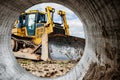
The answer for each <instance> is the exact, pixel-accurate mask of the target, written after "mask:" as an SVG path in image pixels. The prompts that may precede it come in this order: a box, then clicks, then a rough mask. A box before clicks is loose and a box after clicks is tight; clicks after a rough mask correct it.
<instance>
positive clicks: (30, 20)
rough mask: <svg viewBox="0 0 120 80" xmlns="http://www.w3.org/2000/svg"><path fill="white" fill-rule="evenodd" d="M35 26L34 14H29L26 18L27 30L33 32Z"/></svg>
mask: <svg viewBox="0 0 120 80" xmlns="http://www.w3.org/2000/svg"><path fill="white" fill-rule="evenodd" d="M34 26H35V14H30V15H29V16H28V28H29V29H31V30H33V29H34Z"/></svg>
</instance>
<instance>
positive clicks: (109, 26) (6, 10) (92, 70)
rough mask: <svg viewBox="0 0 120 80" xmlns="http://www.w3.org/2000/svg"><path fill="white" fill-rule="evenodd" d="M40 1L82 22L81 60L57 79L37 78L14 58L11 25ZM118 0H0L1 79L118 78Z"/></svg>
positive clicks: (101, 79) (65, 79)
mask: <svg viewBox="0 0 120 80" xmlns="http://www.w3.org/2000/svg"><path fill="white" fill-rule="evenodd" d="M43 2H54V3H58V4H61V5H64V6H66V7H68V8H69V9H71V10H73V11H74V12H75V13H76V14H77V15H78V16H79V18H80V19H81V20H82V22H83V24H84V25H85V27H84V30H85V36H86V46H85V51H84V55H83V57H82V59H81V60H80V61H79V63H78V64H77V65H76V66H75V67H74V69H72V70H71V71H70V72H69V73H67V74H66V75H64V76H61V77H58V78H53V79H51V78H39V77H36V76H33V75H31V74H30V73H28V72H27V71H25V70H23V69H22V68H21V67H20V66H19V65H18V63H17V61H16V59H15V58H14V57H13V54H12V49H11V45H10V39H11V26H12V25H13V23H14V21H15V19H16V18H17V17H18V16H19V14H20V13H21V12H23V11H24V10H26V9H27V8H29V7H31V6H33V5H35V4H38V3H43ZM119 44H120V0H0V80H120V46H119Z"/></svg>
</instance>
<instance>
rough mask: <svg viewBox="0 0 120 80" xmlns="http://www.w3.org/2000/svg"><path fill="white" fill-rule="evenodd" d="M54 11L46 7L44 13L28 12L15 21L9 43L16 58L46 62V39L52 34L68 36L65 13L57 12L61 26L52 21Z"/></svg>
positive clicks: (47, 55)
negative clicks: (10, 42)
mask: <svg viewBox="0 0 120 80" xmlns="http://www.w3.org/2000/svg"><path fill="white" fill-rule="evenodd" d="M54 12H55V9H54V8H52V7H50V6H47V7H46V8H45V12H40V11H39V10H29V11H26V12H24V13H22V14H21V15H20V16H19V18H18V19H17V20H16V21H15V24H14V27H13V29H12V35H11V41H12V49H13V53H14V55H15V56H16V57H20V58H27V59H33V60H40V59H42V60H45V61H46V60H48V59H49V51H48V37H49V36H51V35H54V34H64V35H69V27H68V24H67V20H66V13H65V11H62V10H59V11H58V15H60V17H61V20H62V22H63V24H60V23H55V22H54V21H53V17H54Z"/></svg>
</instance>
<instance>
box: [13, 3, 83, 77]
mask: <svg viewBox="0 0 120 80" xmlns="http://www.w3.org/2000/svg"><path fill="white" fill-rule="evenodd" d="M47 9H49V10H47ZM51 9H53V10H54V12H53V13H52V11H51ZM50 20H52V22H53V23H52V22H50ZM48 24H49V25H51V26H52V28H53V32H50V29H49V28H48V27H51V26H49V25H48ZM45 25H48V26H45ZM44 28H46V29H47V35H48V36H47V37H48V44H47V45H48V48H44V47H42V46H44V45H46V44H45V43H42V42H44V41H43V40H42V39H44V37H46V36H43V35H44V33H43V32H44V31H43V29H44ZM54 29H55V30H54ZM61 30H62V32H63V31H64V32H65V33H62V32H61ZM56 31H57V33H56ZM67 31H68V32H67ZM58 32H59V33H58ZM11 35H12V37H11V42H12V50H13V53H14V56H15V57H16V59H17V61H18V63H19V64H20V66H22V67H23V68H24V69H25V70H27V71H28V72H30V73H32V74H34V75H36V76H38V77H48V78H54V77H59V76H62V75H65V74H66V73H68V72H69V71H70V70H71V69H73V68H74V67H75V65H76V64H77V63H78V62H79V61H80V59H81V57H82V55H83V52H84V47H85V35H84V30H83V24H82V22H81V21H80V19H79V18H78V17H77V16H76V15H75V13H74V12H73V11H71V10H69V9H68V8H66V7H64V6H62V5H60V4H56V3H42V4H37V5H35V6H32V7H30V8H28V9H27V10H25V11H24V12H22V13H21V15H20V16H19V17H18V18H17V19H16V21H15V23H14V25H13V28H12V33H11ZM31 35H32V36H31ZM41 35H42V36H43V37H42V36H41ZM45 39H47V38H45ZM39 45H40V46H39ZM45 47H46V46H45ZM42 49H43V50H44V51H43V52H42ZM47 49H48V53H47V54H46V55H49V56H48V57H47V58H48V59H50V60H43V59H42V55H44V52H46V50H47ZM46 55H45V57H46ZM41 60H42V61H41Z"/></svg>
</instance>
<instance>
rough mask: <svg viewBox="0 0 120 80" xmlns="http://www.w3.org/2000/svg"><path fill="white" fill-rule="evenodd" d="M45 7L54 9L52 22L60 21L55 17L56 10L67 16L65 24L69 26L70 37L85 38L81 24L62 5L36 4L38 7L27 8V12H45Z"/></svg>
mask: <svg viewBox="0 0 120 80" xmlns="http://www.w3.org/2000/svg"><path fill="white" fill-rule="evenodd" d="M47 6H51V7H53V8H55V10H56V12H55V14H54V21H55V22H60V21H61V18H60V16H58V15H57V11H58V10H63V11H65V12H66V14H67V15H66V17H67V22H68V24H69V31H70V35H72V36H76V37H82V38H85V36H84V30H83V24H82V22H81V21H80V20H79V18H78V17H77V16H76V15H75V14H74V12H73V11H71V10H70V9H68V8H66V7H64V6H62V5H59V4H56V3H42V4H38V5H35V6H33V7H31V8H29V9H28V10H39V11H43V12H45V7H47Z"/></svg>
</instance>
